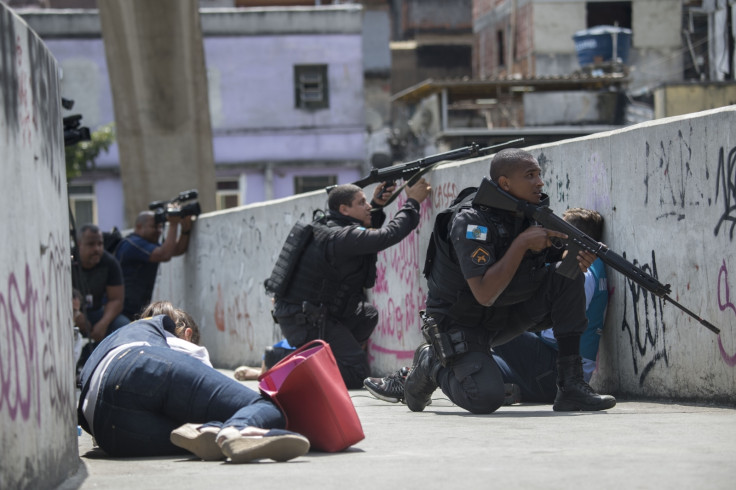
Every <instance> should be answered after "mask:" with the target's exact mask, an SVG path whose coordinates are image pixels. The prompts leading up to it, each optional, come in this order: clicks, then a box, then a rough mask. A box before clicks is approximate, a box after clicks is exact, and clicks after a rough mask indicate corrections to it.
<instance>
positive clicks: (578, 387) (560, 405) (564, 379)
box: [552, 355, 616, 412]
mask: <svg viewBox="0 0 736 490" xmlns="http://www.w3.org/2000/svg"><path fill="white" fill-rule="evenodd" d="M615 405H616V399H615V398H614V397H612V396H611V395H599V394H598V393H596V392H595V391H593V388H591V387H590V386H589V385H588V383H586V382H585V380H584V379H583V361H582V359H581V358H580V356H577V355H574V356H565V357H560V358H558V359H557V396H556V397H555V404H554V405H553V406H552V408H553V409H554V410H555V411H556V412H576V411H580V410H583V411H595V410H606V409H608V408H612V407H614V406H615Z"/></svg>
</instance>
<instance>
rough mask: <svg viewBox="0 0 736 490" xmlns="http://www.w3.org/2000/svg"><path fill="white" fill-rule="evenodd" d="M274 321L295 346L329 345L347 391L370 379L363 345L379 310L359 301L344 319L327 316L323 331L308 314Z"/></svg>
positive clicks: (282, 317)
mask: <svg viewBox="0 0 736 490" xmlns="http://www.w3.org/2000/svg"><path fill="white" fill-rule="evenodd" d="M276 318H277V319H278V323H279V327H281V333H282V334H283V335H284V337H285V338H286V340H287V341H288V342H289V344H291V345H293V346H294V347H301V346H302V345H304V344H305V343H307V342H309V341H310V340H315V339H322V340H324V341H325V342H327V343H328V344H330V348H331V349H332V353H333V354H334V356H335V361H336V362H337V367H338V368H339V369H340V374H341V375H342V379H343V381H345V386H347V388H348V389H349V390H353V389H359V388H362V387H363V380H364V379H365V378H367V377H368V376H370V366H369V365H368V356H367V355H366V352H365V349H364V344H365V342H366V341H367V340H368V338H369V337H370V336H371V333H373V330H374V329H375V328H376V325H378V310H376V308H375V307H374V306H373V305H371V304H370V303H366V302H361V303H359V304H358V307H357V309H356V311H355V313H354V314H353V315H351V316H349V317H348V318H346V319H343V320H338V319H336V318H332V317H330V316H329V315H327V316H326V317H325V319H324V328H322V329H320V325H318V323H319V320H318V318H316V317H312V316H309V315H303V314H297V315H291V316H277V317H276ZM320 330H322V332H320Z"/></svg>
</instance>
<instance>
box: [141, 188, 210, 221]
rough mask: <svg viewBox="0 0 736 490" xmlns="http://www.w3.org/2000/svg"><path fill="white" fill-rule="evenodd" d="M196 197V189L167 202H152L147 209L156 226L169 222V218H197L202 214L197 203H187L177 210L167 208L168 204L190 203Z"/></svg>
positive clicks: (181, 193)
mask: <svg viewBox="0 0 736 490" xmlns="http://www.w3.org/2000/svg"><path fill="white" fill-rule="evenodd" d="M197 195H198V193H197V189H190V190H188V191H182V192H180V193H179V195H178V196H176V197H175V198H173V199H171V200H169V201H153V202H152V203H150V204H149V205H148V209H150V210H151V211H153V212H154V219H155V222H156V224H159V223H166V222H167V221H168V220H169V216H175V217H180V218H186V217H187V216H194V217H197V216H199V214H200V213H201V212H202V209H201V208H200V206H199V202H197V201H194V202H190V203H187V204H185V205H183V206H181V207H179V208H169V204H181V203H183V202H187V201H192V200H193V199H196V198H197Z"/></svg>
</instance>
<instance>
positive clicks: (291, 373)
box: [258, 340, 365, 452]
mask: <svg viewBox="0 0 736 490" xmlns="http://www.w3.org/2000/svg"><path fill="white" fill-rule="evenodd" d="M258 381H259V383H258V388H259V389H260V390H261V393H263V394H264V395H265V396H267V397H269V398H270V399H271V400H272V401H273V402H274V403H275V404H276V405H278V406H279V408H281V411H282V412H284V415H285V417H286V429H287V430H291V431H294V432H298V433H300V434H302V435H304V436H305V437H306V438H307V439H309V443H310V444H311V447H312V449H316V450H318V451H327V452H336V451H342V450H343V449H345V448H347V447H349V446H352V445H353V444H355V443H357V442H359V441H362V440H363V439H364V438H365V435H364V434H363V427H362V426H361V425H360V419H359V418H358V413H357V412H356V411H355V406H354V405H353V401H352V400H351V399H350V394H349V393H348V390H347V388H346V387H345V382H344V381H343V380H342V375H341V374H340V370H339V369H338V368H337V363H336V362H335V356H334V355H333V354H332V349H331V348H330V345H329V344H328V343H327V342H325V341H323V340H313V341H311V342H307V343H306V344H304V345H303V346H302V347H300V348H299V349H297V350H296V351H294V352H292V353H291V354H289V355H288V356H287V357H285V358H283V359H282V360H281V361H280V362H279V363H277V364H276V365H275V366H273V367H272V368H271V369H269V370H268V371H266V372H265V373H263V374H262V375H260V376H259V377H258Z"/></svg>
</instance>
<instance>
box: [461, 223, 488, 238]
mask: <svg viewBox="0 0 736 490" xmlns="http://www.w3.org/2000/svg"><path fill="white" fill-rule="evenodd" d="M465 238H467V239H468V240H485V239H486V238H488V228H487V227H485V226H479V225H468V229H467V230H466V231H465Z"/></svg>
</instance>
